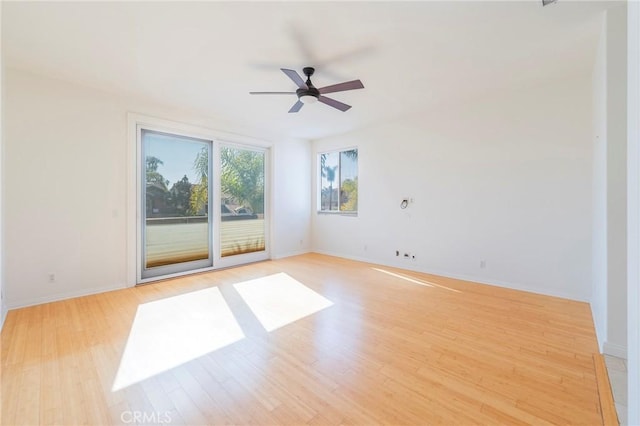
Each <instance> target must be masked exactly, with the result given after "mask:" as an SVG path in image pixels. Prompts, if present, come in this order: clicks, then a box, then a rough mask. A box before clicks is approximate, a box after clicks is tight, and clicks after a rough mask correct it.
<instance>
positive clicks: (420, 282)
mask: <svg viewBox="0 0 640 426" xmlns="http://www.w3.org/2000/svg"><path fill="white" fill-rule="evenodd" d="M371 269H373V270H374V271H378V272H382V273H383V274H387V275H391V276H392V277H396V278H400V279H402V280H405V281H409V282H411V283H414V284H418V285H422V286H425V287H437V288H441V289H443V290H449V291H453V292H454V293H460V290H456V289H454V288H449V287H446V286H443V285H440V284H436V283H433V282H431V281H424V280H420V279H418V278H414V277H409V276H407V275H402V274H397V273H395V272H391V271H387V270H385V269H379V268H371Z"/></svg>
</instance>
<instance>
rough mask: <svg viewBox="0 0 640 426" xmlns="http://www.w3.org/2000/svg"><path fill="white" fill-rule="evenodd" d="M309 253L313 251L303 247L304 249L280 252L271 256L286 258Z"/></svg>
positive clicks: (272, 257) (273, 257) (274, 258)
mask: <svg viewBox="0 0 640 426" xmlns="http://www.w3.org/2000/svg"><path fill="white" fill-rule="evenodd" d="M307 253H311V250H309V249H303V250H296V251H290V252H286V253H278V254H274V255H273V256H271V259H273V260H276V259H284V258H285V257H291V256H300V255H301V254H307Z"/></svg>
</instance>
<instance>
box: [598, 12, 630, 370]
mask: <svg viewBox="0 0 640 426" xmlns="http://www.w3.org/2000/svg"><path fill="white" fill-rule="evenodd" d="M606 16H607V246H608V247H607V263H608V268H607V306H608V312H607V317H608V320H607V340H606V342H605V343H604V348H603V349H604V352H606V353H609V354H611V355H615V356H618V357H622V358H626V356H627V326H626V321H627V309H626V308H627V306H626V305H627V114H626V111H627V96H626V92H627V79H626V74H627V43H626V39H627V25H626V22H627V8H626V5H624V4H623V5H622V6H617V7H614V8H611V9H609V10H607V11H606Z"/></svg>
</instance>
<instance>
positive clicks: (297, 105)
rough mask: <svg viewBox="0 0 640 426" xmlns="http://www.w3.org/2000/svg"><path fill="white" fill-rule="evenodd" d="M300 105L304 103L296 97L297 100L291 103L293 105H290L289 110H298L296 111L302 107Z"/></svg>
mask: <svg viewBox="0 0 640 426" xmlns="http://www.w3.org/2000/svg"><path fill="white" fill-rule="evenodd" d="M302 105H304V104H303V103H302V102H301V101H300V100H299V99H298V102H296V103H295V104H293V106H292V107H291V109H290V110H289V112H298V111H300V108H302Z"/></svg>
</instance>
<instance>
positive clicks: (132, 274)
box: [114, 113, 273, 287]
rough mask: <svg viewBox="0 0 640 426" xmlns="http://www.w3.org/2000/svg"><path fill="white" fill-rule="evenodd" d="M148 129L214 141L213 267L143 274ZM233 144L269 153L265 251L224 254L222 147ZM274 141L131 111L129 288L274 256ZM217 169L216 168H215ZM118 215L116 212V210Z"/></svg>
mask: <svg viewBox="0 0 640 426" xmlns="http://www.w3.org/2000/svg"><path fill="white" fill-rule="evenodd" d="M142 129H147V130H152V131H158V132H163V133H169V134H176V135H178V136H186V137H191V138H196V139H204V140H209V141H212V146H211V161H210V173H211V174H210V175H209V176H210V179H209V206H210V209H211V213H210V215H211V217H210V223H211V224H212V226H211V227H210V228H209V234H210V246H211V250H212V253H213V265H212V266H211V267H206V268H199V269H195V270H189V271H185V272H176V273H169V274H167V275H161V276H157V277H149V278H143V277H142V269H143V263H142V244H143V243H144V240H143V238H142V237H143V230H142V229H141V228H142V219H143V218H144V211H143V210H142V208H143V207H144V203H143V200H142V196H143V190H142V184H143V181H142V176H143V173H142V171H141V168H142V166H141V164H142V155H143V150H142V143H141V142H142V141H141V138H140V136H141V130H142ZM221 146H230V147H235V148H240V149H248V150H253V151H263V152H264V154H265V221H264V223H265V250H264V251H263V252H256V253H248V254H245V255H238V256H229V257H226V258H222V257H221V256H220V232H219V229H220V223H221V212H220V209H221V206H220V204H221V200H220V196H219V194H220V166H219V165H220V147H221ZM272 148H273V146H272V144H271V143H269V142H267V141H264V140H261V139H257V138H252V137H248V136H242V135H237V134H233V133H227V132H222V131H217V130H213V129H209V128H206V127H200V126H194V125H190V124H185V123H180V122H176V121H171V120H166V119H161V118H155V117H150V116H146V115H142V114H137V113H128V114H127V250H126V260H125V263H126V270H127V273H126V285H125V286H126V287H133V286H135V285H137V284H143V283H147V282H152V281H157V280H161V279H166V278H172V277H177V276H182V275H188V274H193V273H197V272H203V271H209V270H214V269H219V268H224V267H229V266H234V265H239V264H244V263H250V262H255V261H260V260H266V259H270V257H271V251H270V246H271V242H270V236H271V232H270V229H271V215H270V206H271V202H270V201H271V191H270V185H269V184H270V182H271V179H272V177H271V169H270V164H271V155H272V152H273V149H272ZM211 169H213V170H211ZM114 214H115V213H114Z"/></svg>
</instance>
